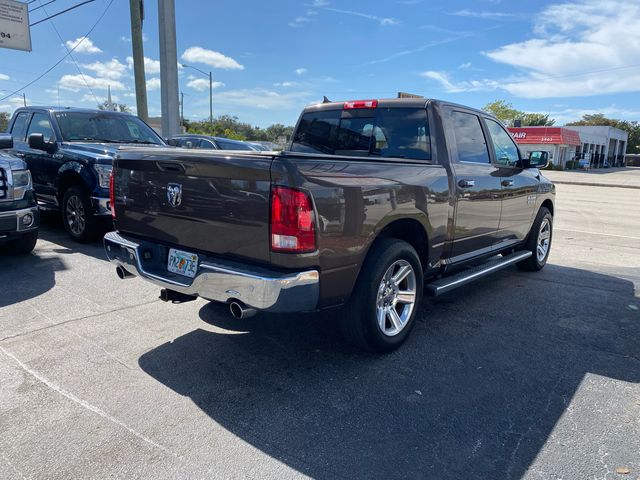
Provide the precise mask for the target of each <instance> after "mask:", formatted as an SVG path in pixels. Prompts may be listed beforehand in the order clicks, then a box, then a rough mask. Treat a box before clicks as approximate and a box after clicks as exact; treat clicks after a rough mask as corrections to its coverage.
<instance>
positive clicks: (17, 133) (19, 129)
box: [11, 112, 30, 142]
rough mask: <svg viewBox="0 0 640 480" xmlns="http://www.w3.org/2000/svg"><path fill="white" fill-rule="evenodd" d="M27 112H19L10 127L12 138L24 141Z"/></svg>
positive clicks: (27, 118)
mask: <svg viewBox="0 0 640 480" xmlns="http://www.w3.org/2000/svg"><path fill="white" fill-rule="evenodd" d="M29 115H30V113H29V112H20V113H19V114H18V116H17V117H16V120H15V121H14V122H13V127H11V136H12V137H13V139H14V140H18V141H21V142H22V141H24V132H25V130H26V129H27V120H29Z"/></svg>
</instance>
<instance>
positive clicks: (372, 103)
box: [342, 100, 378, 110]
mask: <svg viewBox="0 0 640 480" xmlns="http://www.w3.org/2000/svg"><path fill="white" fill-rule="evenodd" d="M377 107H378V100H355V101H353V102H344V105H343V106H342V108H343V109H344V110H354V109H356V108H377Z"/></svg>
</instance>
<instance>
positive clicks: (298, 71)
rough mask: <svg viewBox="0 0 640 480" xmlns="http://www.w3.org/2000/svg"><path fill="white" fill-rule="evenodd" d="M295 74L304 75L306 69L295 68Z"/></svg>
mask: <svg viewBox="0 0 640 480" xmlns="http://www.w3.org/2000/svg"><path fill="white" fill-rule="evenodd" d="M295 72H296V75H304V74H305V73H307V69H306V68H296V70H295Z"/></svg>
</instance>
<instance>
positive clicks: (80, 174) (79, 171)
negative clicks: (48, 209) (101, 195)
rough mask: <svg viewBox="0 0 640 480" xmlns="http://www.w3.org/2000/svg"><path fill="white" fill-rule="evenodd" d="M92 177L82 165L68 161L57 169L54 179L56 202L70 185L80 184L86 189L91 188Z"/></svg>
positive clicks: (59, 200)
mask: <svg viewBox="0 0 640 480" xmlns="http://www.w3.org/2000/svg"><path fill="white" fill-rule="evenodd" d="M92 183H93V178H92V177H91V176H90V175H89V173H88V172H87V171H86V168H84V166H83V165H81V164H77V163H76V162H69V163H67V164H65V165H63V166H62V168H60V170H58V178H57V180H56V197H57V198H58V203H61V202H62V197H63V196H64V192H65V191H66V190H67V189H68V188H69V187H72V186H76V185H77V186H80V187H83V188H86V189H87V190H89V191H90V190H91V189H92Z"/></svg>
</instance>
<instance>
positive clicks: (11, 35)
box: [0, 0, 31, 52]
mask: <svg viewBox="0 0 640 480" xmlns="http://www.w3.org/2000/svg"><path fill="white" fill-rule="evenodd" d="M0 48H11V49H13V50H25V51H27V52H30V51H31V30H30V29H29V9H28V7H27V4H26V3H23V2H17V1H15V0H0Z"/></svg>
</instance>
